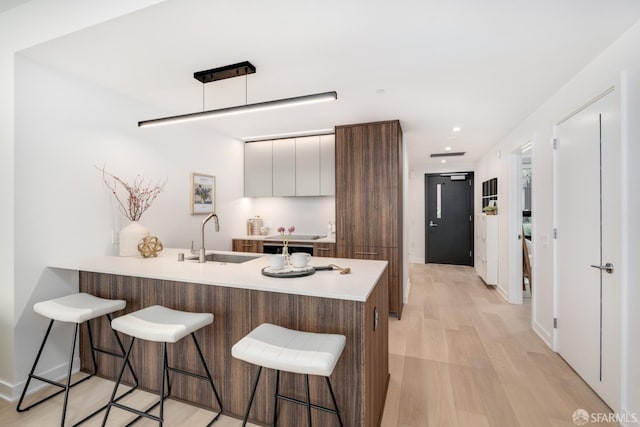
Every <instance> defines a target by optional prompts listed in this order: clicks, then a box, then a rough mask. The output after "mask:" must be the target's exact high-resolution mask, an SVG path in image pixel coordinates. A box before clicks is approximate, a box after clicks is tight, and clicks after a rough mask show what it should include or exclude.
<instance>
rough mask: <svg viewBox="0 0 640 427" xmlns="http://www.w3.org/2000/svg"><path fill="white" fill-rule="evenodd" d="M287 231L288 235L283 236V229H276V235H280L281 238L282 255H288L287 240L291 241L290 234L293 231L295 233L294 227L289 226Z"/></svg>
mask: <svg viewBox="0 0 640 427" xmlns="http://www.w3.org/2000/svg"><path fill="white" fill-rule="evenodd" d="M286 230H288V231H289V235H288V236H285V234H284V232H285V228H284V227H282V226H280V227H278V233H280V235H281V236H282V253H283V254H285V255H286V254H288V253H289V250H288V247H289V239H291V233H293V232H294V231H296V227H295V226H293V225H292V226H291V227H289V228H288V229H286Z"/></svg>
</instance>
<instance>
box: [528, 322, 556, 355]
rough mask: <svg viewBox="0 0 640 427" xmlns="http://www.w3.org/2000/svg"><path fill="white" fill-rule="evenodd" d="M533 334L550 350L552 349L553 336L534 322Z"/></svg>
mask: <svg viewBox="0 0 640 427" xmlns="http://www.w3.org/2000/svg"><path fill="white" fill-rule="evenodd" d="M533 332H535V333H536V335H538V337H540V339H541V340H542V341H543V342H544V343H545V344H546V345H547V346H548V347H549V348H550V349H553V344H552V343H553V336H552V335H551V334H550V333H549V332H548V331H547V330H546V329H545V328H543V327H542V325H540V324H539V323H538V322H534V324H533Z"/></svg>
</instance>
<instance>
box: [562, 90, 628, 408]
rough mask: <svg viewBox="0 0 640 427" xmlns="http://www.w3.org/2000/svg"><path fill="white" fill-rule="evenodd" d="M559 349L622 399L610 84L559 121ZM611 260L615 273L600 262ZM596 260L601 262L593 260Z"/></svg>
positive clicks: (614, 108) (615, 138) (614, 97)
mask: <svg viewBox="0 0 640 427" xmlns="http://www.w3.org/2000/svg"><path fill="white" fill-rule="evenodd" d="M558 137H559V138H558V148H557V151H556V162H557V164H556V171H557V183H556V191H557V194H556V196H557V197H556V200H557V211H556V213H557V217H556V220H557V232H558V237H557V240H556V250H557V257H556V260H557V284H556V286H557V295H558V305H557V317H558V327H557V350H558V352H559V353H560V355H561V356H562V357H563V358H564V359H565V360H566V361H567V362H568V363H569V364H570V365H571V366H572V367H573V369H574V370H575V371H576V372H577V373H578V374H579V375H580V376H581V377H582V378H583V379H584V380H585V381H586V382H587V383H588V384H589V385H590V386H591V387H592V388H593V389H594V390H595V391H596V393H598V394H599V395H600V397H601V398H602V399H603V400H604V401H605V402H606V403H607V404H608V405H609V406H610V407H611V408H612V409H614V410H616V409H619V407H620V406H619V402H620V326H621V323H620V311H621V301H620V278H619V277H620V275H619V273H618V272H617V271H616V270H615V268H616V266H619V259H620V250H619V248H620V181H619V176H620V175H619V171H620V157H619V153H620V119H619V96H618V94H617V92H616V91H613V92H611V93H609V94H607V95H605V96H604V97H602V98H600V99H599V100H597V101H596V102H594V103H592V104H591V105H589V106H588V107H586V108H584V109H583V110H581V111H580V112H578V113H576V114H575V115H573V116H572V117H571V118H569V119H567V120H566V121H564V122H563V123H562V124H560V125H559V127H558ZM607 263H611V264H613V272H611V273H609V272H607V271H605V270H602V269H600V268H597V267H598V266H604V265H605V264H607ZM592 265H594V266H596V267H592Z"/></svg>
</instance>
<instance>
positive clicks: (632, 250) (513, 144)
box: [476, 23, 640, 414]
mask: <svg viewBox="0 0 640 427" xmlns="http://www.w3.org/2000/svg"><path fill="white" fill-rule="evenodd" d="M639 50H640V23H637V24H636V25H634V26H633V27H632V28H631V29H630V30H628V31H627V32H626V33H625V34H624V35H623V36H622V37H621V38H620V39H618V40H617V41H616V42H615V43H614V44H613V45H612V46H610V47H609V48H608V49H606V50H605V51H604V52H603V53H602V54H601V55H599V56H598V57H597V58H595V59H594V60H593V61H592V63H590V64H589V65H588V66H587V67H586V68H585V69H584V70H582V71H581V72H580V73H579V74H577V75H576V76H575V77H574V78H573V79H571V80H570V81H569V82H568V83H567V84H566V85H565V86H563V87H562V88H561V89H560V90H559V91H558V92H556V93H555V94H554V95H553V96H552V97H551V98H550V99H549V100H548V101H547V102H545V103H544V104H543V105H541V106H540V107H539V108H538V110H537V111H536V112H534V113H533V114H532V115H531V116H529V117H528V118H527V119H526V120H524V121H523V122H522V123H521V124H519V125H518V126H517V127H516V128H515V129H514V130H513V131H512V132H511V133H510V134H509V135H507V136H506V137H505V138H503V139H502V140H501V141H499V142H498V143H497V144H496V145H495V147H494V148H493V149H491V150H490V151H489V152H488V153H487V154H486V155H485V156H484V157H483V158H482V160H481V161H480V162H479V163H478V168H477V175H476V182H480V181H482V180H485V179H488V178H492V177H494V176H497V177H498V180H499V185H498V188H499V195H498V198H499V204H500V206H501V207H502V210H501V212H506V211H507V209H505V208H507V206H505V205H504V203H505V202H506V203H511V201H510V200H508V194H509V191H508V185H509V182H508V179H507V178H508V170H509V169H508V168H509V156H508V153H510V152H511V151H513V150H515V149H516V148H517V147H519V146H521V145H522V144H524V143H525V142H527V141H529V140H531V139H534V145H533V150H532V151H533V152H532V156H533V158H532V164H533V174H532V178H533V182H532V187H533V203H534V211H533V219H534V231H533V233H534V247H535V262H534V272H533V277H534V287H533V292H534V306H533V327H534V330H535V331H536V332H537V333H538V334H539V335H540V337H541V338H542V339H543V340H545V341H546V342H547V344H549V345H551V343H552V340H553V316H554V289H553V271H554V270H553V268H554V264H553V241H552V234H553V208H554V202H553V147H552V138H553V126H554V125H555V123H557V122H559V121H560V120H561V119H562V118H564V117H566V116H568V115H569V114H570V113H571V112H573V111H574V110H575V109H577V108H578V107H580V106H582V105H584V104H585V103H586V102H587V101H589V100H590V99H592V98H594V97H595V96H596V95H598V94H600V93H601V92H603V91H604V90H606V89H607V88H609V87H611V86H614V85H615V86H616V88H617V89H618V90H620V89H621V87H620V83H621V72H622V71H623V70H629V71H633V72H634V75H637V74H635V73H637V72H638V71H639V70H640V56H639V55H638V54H637V52H638V51H639ZM632 87H633V90H634V96H632V97H629V98H628V104H629V105H628V108H627V111H628V114H629V119H628V120H627V121H626V122H627V123H628V124H632V123H633V124H634V128H633V129H630V130H627V129H623V134H626V135H628V136H627V138H626V139H625V140H623V152H624V151H625V150H626V152H627V153H628V154H627V157H626V158H625V159H624V163H625V164H626V165H627V172H628V174H627V180H628V182H629V183H630V184H629V185H628V186H627V184H626V183H624V182H622V183H621V187H622V188H623V189H627V191H626V192H625V193H624V194H623V197H624V196H626V199H625V200H624V201H623V206H620V207H618V208H619V209H621V210H622V209H628V213H629V214H630V213H632V212H636V211H637V210H633V208H634V207H635V208H637V207H638V199H639V198H640V195H639V193H638V191H637V188H638V187H637V186H634V185H631V183H632V182H633V183H637V182H638V175H639V174H640V171H639V170H638V167H637V162H638V159H639V158H640V156H638V144H639V142H638V139H639V135H640V132H639V131H638V128H637V121H638V111H639V110H640V96H638V86H637V83H635V80H634V81H633V84H632ZM623 99H624V94H623ZM623 111H624V110H623ZM498 151H501V152H502V156H501V158H498V157H497V152H498ZM632 154H635V157H634V156H632ZM632 189H633V190H632ZM513 202H514V203H517V201H513ZM625 203H626V204H625ZM634 221H635V223H634ZM636 223H637V221H636V220H635V219H633V220H631V219H629V221H628V223H626V224H624V223H623V230H622V234H623V235H627V236H629V237H628V242H627V243H628V245H627V247H626V248H623V252H625V251H626V253H628V254H629V256H630V258H629V263H633V264H635V266H627V267H626V268H629V271H628V273H627V274H626V275H625V276H623V280H622V282H623V283H622V286H623V290H624V291H628V292H629V294H628V295H629V298H628V299H627V304H628V305H627V307H625V309H626V311H627V313H628V314H629V317H628V318H627V322H628V323H627V326H628V328H625V325H623V331H627V335H626V337H627V339H628V340H629V341H628V343H627V345H628V348H627V354H626V362H625V364H624V365H623V377H624V378H628V380H627V383H626V386H625V389H624V390H623V403H622V405H623V406H622V408H614V409H617V410H620V409H622V410H627V411H629V412H635V413H636V414H640V391H639V390H638V387H639V384H640V382H639V381H638V375H639V371H638V368H637V366H634V364H637V360H640V349H639V348H638V345H637V342H638V332H637V329H638V328H637V324H638V320H639V319H638V314H637V313H638V311H639V310H640V299H639V298H638V294H637V284H638V283H637V280H638V279H637V278H638V274H639V272H638V267H637V264H638V263H637V262H634V261H632V260H637V259H638V246H637V241H638V239H640V235H639V232H638V226H637V224H636ZM499 233H500V243H499V245H500V249H499V257H500V258H499V262H500V269H499V279H498V280H499V286H500V287H501V288H502V289H503V290H504V289H508V283H507V281H508V277H509V274H508V263H509V258H510V254H509V252H508V241H507V239H506V237H507V236H508V235H509V221H508V216H506V215H499ZM545 242H546V244H545ZM632 242H633V243H632ZM516 256H517V257H518V258H519V257H520V256H521V255H520V253H518V254H517V255H516ZM632 256H633V257H634V258H631V257H632ZM623 268H625V267H623ZM634 297H635V298H634ZM625 397H626V400H625Z"/></svg>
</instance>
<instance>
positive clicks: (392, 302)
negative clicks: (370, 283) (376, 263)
mask: <svg viewBox="0 0 640 427" xmlns="http://www.w3.org/2000/svg"><path fill="white" fill-rule="evenodd" d="M337 256H338V258H353V259H371V260H386V261H389V266H388V267H387V270H388V277H389V312H390V313H397V315H398V318H399V317H400V316H401V315H402V298H403V297H402V295H403V289H402V286H403V285H402V281H401V280H400V277H401V274H400V268H402V266H401V265H400V257H399V254H398V249H397V248H382V247H376V246H342V245H338V246H337Z"/></svg>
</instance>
